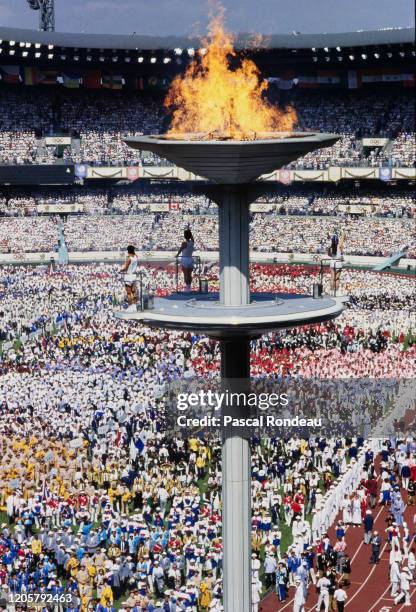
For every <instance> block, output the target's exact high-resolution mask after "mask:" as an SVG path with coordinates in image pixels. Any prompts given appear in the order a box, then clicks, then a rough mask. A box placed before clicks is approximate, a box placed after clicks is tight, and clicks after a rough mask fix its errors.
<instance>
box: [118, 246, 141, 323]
mask: <svg viewBox="0 0 416 612" xmlns="http://www.w3.org/2000/svg"><path fill="white" fill-rule="evenodd" d="M138 265H139V260H138V258H137V255H136V249H135V248H134V246H133V245H131V244H129V246H128V247H127V259H126V261H125V263H124V264H123V266H122V267H121V271H122V272H124V286H125V288H126V294H127V301H128V304H129V306H128V310H129V311H133V310H135V308H136V303H137V288H136V281H137V266H138Z"/></svg>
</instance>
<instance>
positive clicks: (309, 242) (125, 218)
mask: <svg viewBox="0 0 416 612" xmlns="http://www.w3.org/2000/svg"><path fill="white" fill-rule="evenodd" d="M214 212H215V209H214V210H213V211H211V212H208V213H206V214H190V213H181V214H178V212H177V211H170V212H161V213H151V212H145V211H144V212H142V213H141V214H136V215H133V214H130V215H111V214H107V215H102V214H100V215H97V214H90V215H68V216H67V218H66V221H65V223H64V226H63V227H64V234H65V240H66V245H67V248H68V250H69V251H84V252H85V251H119V250H120V249H123V248H124V247H125V245H126V241H127V242H129V243H132V244H135V245H136V246H137V248H139V249H140V250H146V251H174V250H175V249H177V248H178V244H177V243H178V236H180V235H181V234H182V233H183V231H184V229H185V228H187V227H190V228H191V229H192V232H193V233H194V235H195V236H196V237H197V246H198V249H199V250H200V251H216V250H217V249H218V217H217V215H216V214H213V213H214ZM334 232H338V233H340V232H342V233H343V235H344V237H345V246H344V255H345V256H346V257H348V256H349V255H364V256H380V257H387V256H390V255H392V254H394V253H396V252H398V251H400V250H403V249H405V250H406V249H408V250H407V255H408V256H409V257H412V256H413V253H414V244H415V234H414V220H413V219H408V218H404V219H403V218H402V219H396V218H379V217H358V218H353V217H351V216H345V217H328V216H319V217H318V216H316V217H313V216H297V217H291V216H288V215H279V214H276V213H272V214H271V213H260V212H259V213H254V214H253V215H252V218H251V222H250V247H251V249H252V250H253V251H257V252H262V253H308V254H316V255H318V254H321V255H326V253H327V246H328V239H329V237H330V236H331V235H332V234H333V233H334ZM57 243H58V218H57V216H56V215H46V216H41V217H39V216H38V217H30V216H26V217H22V218H20V217H4V218H2V219H0V252H2V253H13V254H18V253H24V252H29V253H30V252H51V251H54V250H55V249H56V246H57Z"/></svg>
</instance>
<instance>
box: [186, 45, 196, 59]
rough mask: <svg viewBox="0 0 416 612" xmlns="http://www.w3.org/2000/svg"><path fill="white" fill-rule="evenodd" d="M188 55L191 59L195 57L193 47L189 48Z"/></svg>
mask: <svg viewBox="0 0 416 612" xmlns="http://www.w3.org/2000/svg"><path fill="white" fill-rule="evenodd" d="M188 55H189V57H193V56H194V55H195V49H194V48H193V47H189V49H188Z"/></svg>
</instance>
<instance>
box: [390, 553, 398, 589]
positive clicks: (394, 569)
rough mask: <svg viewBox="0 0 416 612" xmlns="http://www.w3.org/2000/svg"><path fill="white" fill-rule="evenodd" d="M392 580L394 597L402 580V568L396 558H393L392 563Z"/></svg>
mask: <svg viewBox="0 0 416 612" xmlns="http://www.w3.org/2000/svg"><path fill="white" fill-rule="evenodd" d="M390 582H391V596H392V597H394V596H395V595H396V593H397V591H398V588H399V582H400V568H399V564H398V563H397V561H396V560H395V559H393V560H392V563H391V565H390Z"/></svg>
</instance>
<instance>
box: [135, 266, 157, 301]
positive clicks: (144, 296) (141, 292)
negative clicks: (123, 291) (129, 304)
mask: <svg viewBox="0 0 416 612" xmlns="http://www.w3.org/2000/svg"><path fill="white" fill-rule="evenodd" d="M143 278H144V272H142V270H139V271H138V272H137V280H136V296H137V299H136V303H137V306H138V308H139V309H140V310H152V308H154V295H153V292H152V291H150V290H148V291H147V293H146V291H145V288H144V281H143Z"/></svg>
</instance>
